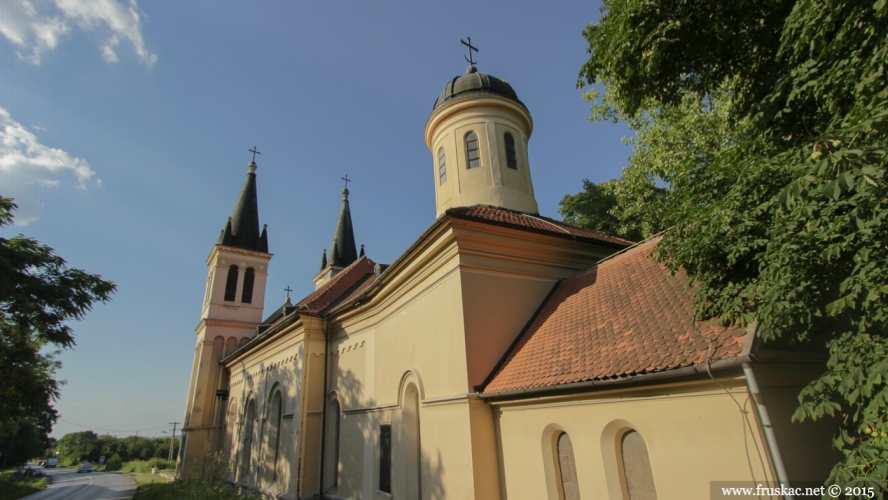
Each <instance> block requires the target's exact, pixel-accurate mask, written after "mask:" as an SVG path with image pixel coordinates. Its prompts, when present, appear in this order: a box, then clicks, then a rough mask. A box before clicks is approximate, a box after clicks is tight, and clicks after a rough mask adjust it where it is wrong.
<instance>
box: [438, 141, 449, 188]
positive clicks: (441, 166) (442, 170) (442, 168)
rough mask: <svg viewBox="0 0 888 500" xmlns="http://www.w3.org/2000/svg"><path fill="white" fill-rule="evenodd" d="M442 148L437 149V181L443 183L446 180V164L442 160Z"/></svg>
mask: <svg viewBox="0 0 888 500" xmlns="http://www.w3.org/2000/svg"><path fill="white" fill-rule="evenodd" d="M444 160H445V158H444V148H441V149H439V150H438V183H439V184H444V183H445V182H447V165H446V162H445V161H444Z"/></svg>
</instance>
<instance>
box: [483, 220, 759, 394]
mask: <svg viewBox="0 0 888 500" xmlns="http://www.w3.org/2000/svg"><path fill="white" fill-rule="evenodd" d="M470 208H472V209H475V210H476V211H479V212H480V213H481V214H486V213H488V212H487V211H486V210H491V209H487V208H484V209H483V210H480V209H479V207H470ZM482 208H483V207H482ZM519 215H520V214H519ZM568 227H570V226H568ZM658 241H659V240H654V241H651V242H647V243H644V244H642V245H639V246H638V247H636V248H633V249H631V250H629V251H627V252H625V253H623V254H621V255H618V256H615V257H613V258H611V259H608V260H606V261H604V262H602V263H599V264H598V265H597V266H595V267H592V268H591V269H589V270H587V271H586V272H584V273H583V274H580V275H578V276H575V277H573V278H571V279H568V280H565V281H564V282H562V283H561V284H560V285H558V288H557V289H556V290H555V291H554V292H553V293H552V295H551V296H550V297H549V299H548V300H547V301H546V303H545V304H543V306H542V308H541V309H540V311H539V313H538V314H537V315H536V317H534V318H533V320H532V321H531V323H530V325H529V326H528V328H527V329H526V331H525V332H524V334H523V336H522V337H521V338H520V339H519V340H518V342H517V343H516V344H515V346H514V348H512V350H511V351H510V352H509V353H507V355H506V357H505V360H504V362H503V363H502V364H501V365H500V366H499V368H498V369H497V371H496V372H495V373H494V374H493V376H492V377H491V379H490V381H489V382H488V383H487V385H486V387H485V388H484V392H485V393H494V392H504V391H512V390H518V389H527V388H532V387H547V386H552V385H555V384H566V383H571V382H581V381H589V380H603V379H610V378H614V377H620V376H628V375H634V374H643V373H652V372H658V371H664V370H669V369H674V368H680V367H685V366H692V365H695V364H699V363H702V362H704V361H705V360H706V357H707V353H708V354H709V356H710V358H711V359H713V360H716V359H728V358H732V357H736V356H738V355H740V354H741V351H742V349H743V344H744V342H743V341H744V336H745V334H746V331H745V328H743V327H740V326H731V327H727V328H725V327H722V326H720V325H719V324H718V321H717V320H715V319H710V320H706V321H695V320H694V297H693V290H691V289H688V288H687V284H688V278H687V276H686V275H685V274H683V273H678V274H677V275H676V276H675V277H671V276H670V272H669V270H667V269H666V268H665V267H664V266H663V265H662V264H659V263H657V262H655V261H654V259H653V258H652V257H651V252H652V251H653V250H654V248H655V247H656V244H657V242H658Z"/></svg>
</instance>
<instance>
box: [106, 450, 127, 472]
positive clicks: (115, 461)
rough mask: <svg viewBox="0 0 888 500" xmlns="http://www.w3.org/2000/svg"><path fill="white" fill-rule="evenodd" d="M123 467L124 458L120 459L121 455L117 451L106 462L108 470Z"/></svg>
mask: <svg viewBox="0 0 888 500" xmlns="http://www.w3.org/2000/svg"><path fill="white" fill-rule="evenodd" d="M121 467H123V460H121V459H120V455H118V454H117V453H115V454H113V455H111V458H109V459H108V460H107V461H106V462H105V470H106V471H115V470H120V468H121Z"/></svg>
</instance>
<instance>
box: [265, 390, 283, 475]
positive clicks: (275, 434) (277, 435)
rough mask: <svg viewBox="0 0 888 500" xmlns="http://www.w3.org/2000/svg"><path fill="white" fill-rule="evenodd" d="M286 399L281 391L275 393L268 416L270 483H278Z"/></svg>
mask: <svg viewBox="0 0 888 500" xmlns="http://www.w3.org/2000/svg"><path fill="white" fill-rule="evenodd" d="M283 403H284V398H283V396H282V395H281V391H279V390H278V391H275V393H274V396H272V397H271V409H270V411H269V415H268V425H269V429H268V455H267V457H266V460H267V467H268V468H267V469H266V470H267V473H268V476H267V477H268V482H270V483H272V482H274V481H277V478H278V467H277V464H278V457H279V456H280V450H281V415H282V411H281V410H282V409H283Z"/></svg>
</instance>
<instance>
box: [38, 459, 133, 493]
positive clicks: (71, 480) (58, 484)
mask: <svg viewBox="0 0 888 500" xmlns="http://www.w3.org/2000/svg"><path fill="white" fill-rule="evenodd" d="M32 467H33V465H32ZM44 471H46V475H48V476H51V477H52V484H51V485H50V486H49V487H48V488H46V489H45V490H43V491H40V492H37V493H34V494H33V495H29V496H26V497H25V498H24V499H23V500H129V499H131V498H132V497H133V494H134V493H135V492H136V485H135V484H134V483H133V480H132V479H130V477H129V476H128V475H126V474H111V473H105V472H89V473H83V474H78V473H77V471H76V470H75V469H44Z"/></svg>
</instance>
